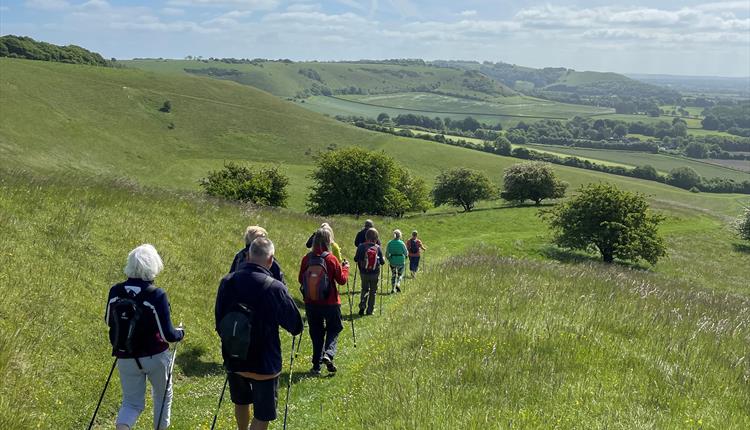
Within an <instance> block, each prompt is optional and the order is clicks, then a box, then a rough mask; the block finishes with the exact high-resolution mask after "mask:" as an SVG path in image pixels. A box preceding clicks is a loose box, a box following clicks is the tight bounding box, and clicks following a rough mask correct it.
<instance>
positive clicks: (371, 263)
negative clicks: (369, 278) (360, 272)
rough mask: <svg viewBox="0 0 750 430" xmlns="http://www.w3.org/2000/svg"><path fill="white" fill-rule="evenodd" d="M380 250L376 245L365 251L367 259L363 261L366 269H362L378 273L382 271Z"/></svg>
mask: <svg viewBox="0 0 750 430" xmlns="http://www.w3.org/2000/svg"><path fill="white" fill-rule="evenodd" d="M379 249H380V247H379V246H378V245H377V244H375V243H373V244H371V245H370V247H369V248H367V251H365V259H364V261H363V263H364V267H362V268H363V269H364V270H368V271H371V272H377V271H378V270H379V269H380V259H379V258H378V250H379Z"/></svg>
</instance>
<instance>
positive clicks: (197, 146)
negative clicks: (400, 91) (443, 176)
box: [0, 59, 744, 215]
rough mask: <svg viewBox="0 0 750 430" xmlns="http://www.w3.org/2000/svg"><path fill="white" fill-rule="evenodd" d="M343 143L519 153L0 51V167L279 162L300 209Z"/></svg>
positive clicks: (178, 169) (644, 185)
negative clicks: (316, 172) (320, 163)
mask: <svg viewBox="0 0 750 430" xmlns="http://www.w3.org/2000/svg"><path fill="white" fill-rule="evenodd" d="M165 100H170V101H171V102H172V111H171V112H170V113H164V112H159V108H160V107H161V106H162V103H163V102H164V101H165ZM170 124H173V125H174V127H173V128H172V129H170ZM351 145H357V146H362V147H365V148H368V149H372V150H382V151H385V152H386V153H388V154H390V155H392V156H393V157H395V158H396V159H398V160H399V161H400V162H402V163H404V164H405V165H407V167H409V168H410V169H412V170H413V171H414V172H415V173H416V174H418V175H420V176H422V177H424V178H425V179H427V180H428V181H432V179H433V178H434V177H435V175H437V174H438V173H439V172H440V171H441V170H443V169H446V168H449V167H454V166H467V167H472V168H475V169H479V170H483V171H485V172H486V173H487V174H489V175H490V176H491V177H492V178H493V180H494V181H495V182H497V183H499V182H500V178H501V175H502V170H503V169H504V168H506V167H508V166H510V165H512V164H515V163H517V162H518V160H517V159H513V158H507V157H499V156H495V155H491V154H485V153H481V152H477V151H472V150H468V149H463V148H456V147H450V146H447V145H441V144H437V143H435V142H426V141H422V140H418V139H406V138H397V137H394V136H389V135H384V134H381V133H375V132H369V131H365V130H360V129H357V128H355V127H352V126H348V125H345V124H342V123H339V122H337V121H334V120H332V119H329V118H325V117H323V116H321V115H319V114H316V113H314V112H310V111H308V110H305V109H302V108H299V107H297V106H295V105H294V104H292V103H289V102H286V101H283V100H279V99H278V98H277V97H274V96H271V95H270V94H268V93H265V92H262V91H259V90H256V89H254V88H251V87H248V86H243V85H239V84H236V83H233V82H226V81H220V80H215V79H209V78H196V77H190V76H176V75H163V74H152V73H147V72H143V71H139V70H123V69H107V68H97V67H88V66H75V65H67V64H61V63H46V62H40V61H24V60H9V59H0V167H5V168H22V169H27V170H31V171H34V172H39V173H60V172H71V171H72V172H82V173H86V174H101V175H103V176H105V177H127V178H130V179H132V180H135V181H137V182H139V183H141V184H145V185H157V186H160V187H166V188H172V189H188V190H196V189H197V181H198V180H199V179H200V178H202V177H205V175H206V173H207V172H208V171H209V170H211V169H216V168H219V167H221V166H222V164H223V163H224V162H226V161H247V162H253V163H280V164H282V170H284V171H285V172H286V173H287V175H289V177H290V180H291V185H290V192H291V199H290V207H292V208H294V209H297V210H301V209H303V208H304V201H305V195H306V193H307V189H308V187H309V185H310V183H309V178H308V177H307V175H308V174H309V173H310V171H311V169H312V166H313V163H314V157H315V154H317V153H318V152H319V151H324V150H326V149H327V148H332V147H345V146H351ZM555 169H556V170H557V171H558V172H559V174H560V176H561V177H562V178H563V179H564V180H566V181H568V182H569V183H570V184H571V185H572V186H574V187H575V186H577V185H580V184H583V183H588V182H597V181H610V182H612V183H615V184H617V185H618V186H621V187H623V188H627V189H633V190H641V191H643V192H645V193H647V194H649V195H652V196H653V198H654V199H656V200H663V201H672V202H680V203H681V204H685V205H690V206H695V207H699V208H702V209H707V210H711V211H716V212H719V213H726V214H732V215H734V214H735V213H736V212H737V210H738V208H739V207H740V202H742V201H744V200H743V199H744V197H742V196H736V195H734V196H733V195H706V194H704V195H695V194H691V193H688V192H686V191H682V190H678V189H676V188H673V187H667V186H664V185H660V184H656V183H653V182H648V181H641V180H635V179H628V178H623V177H617V176H612V175H606V174H601V173H596V172H591V171H586V170H580V169H574V168H567V167H555Z"/></svg>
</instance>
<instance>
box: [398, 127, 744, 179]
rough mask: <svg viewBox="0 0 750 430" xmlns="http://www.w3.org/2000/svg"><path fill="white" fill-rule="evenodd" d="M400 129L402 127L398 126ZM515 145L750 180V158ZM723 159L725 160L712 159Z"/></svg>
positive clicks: (601, 161)
mask: <svg viewBox="0 0 750 430" xmlns="http://www.w3.org/2000/svg"><path fill="white" fill-rule="evenodd" d="M397 130H399V129H397ZM414 132H415V133H417V134H427V135H432V136H434V135H435V134H437V133H430V132H425V131H420V130H414ZM446 136H447V137H449V138H451V139H454V140H460V139H463V140H466V141H467V142H472V143H478V144H481V143H483V141H482V140H481V139H476V138H471V137H460V136H449V135H446ZM511 146H512V147H513V148H516V147H522V148H528V149H533V150H535V151H538V152H544V153H547V154H553V155H557V156H560V157H565V156H573V157H578V158H580V159H582V160H588V161H591V162H594V163H599V164H604V165H607V166H621V167H636V166H645V165H651V166H653V167H654V168H655V169H656V170H658V171H660V172H661V173H663V174H668V173H669V172H670V171H671V170H672V169H674V168H677V167H690V168H691V169H694V170H695V171H696V172H698V174H699V175H701V176H703V177H705V178H708V179H710V178H727V179H732V180H734V181H737V182H742V181H746V180H750V174H749V173H748V172H747V170H748V169H750V162H748V161H741V160H737V162H736V163H729V164H727V165H722V164H719V163H710V162H708V161H703V160H696V159H691V158H687V157H679V156H674V155H666V154H652V153H648V152H636V151H615V150H609V149H591V148H576V147H570V146H561V145H541V144H524V145H517V144H514V145H511ZM712 161H724V160H712Z"/></svg>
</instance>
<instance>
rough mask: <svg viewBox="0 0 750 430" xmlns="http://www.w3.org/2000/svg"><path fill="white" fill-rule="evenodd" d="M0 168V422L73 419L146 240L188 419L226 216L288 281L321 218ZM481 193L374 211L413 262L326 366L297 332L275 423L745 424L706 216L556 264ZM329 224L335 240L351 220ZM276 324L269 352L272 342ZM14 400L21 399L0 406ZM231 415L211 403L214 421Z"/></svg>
mask: <svg viewBox="0 0 750 430" xmlns="http://www.w3.org/2000/svg"><path fill="white" fill-rule="evenodd" d="M0 178H2V179H1V180H0V189H1V190H0V191H1V192H0V214H1V215H2V218H3V224H4V225H5V226H7V228H6V231H5V233H4V234H3V235H2V238H1V239H0V241H2V243H1V244H2V248H1V249H4V250H5V251H4V253H3V259H4V261H5V262H4V270H3V272H2V279H3V284H4V285H9V286H21V285H22V286H23V288H9V289H6V290H5V292H4V294H3V296H2V298H0V303H1V304H2V307H1V309H4V310H5V311H4V312H2V314H0V338H1V339H3V342H2V344H0V345H1V346H2V348H0V351H2V352H3V354H2V355H0V357H3V359H2V360H0V370H2V375H0V376H2V377H3V378H4V383H3V385H2V387H0V399H3V400H2V401H0V427H3V428H4V427H5V426H12V428H18V429H25V428H35V427H37V426H38V423H48V422H50V420H53V419H54V421H55V422H56V423H57V425H58V426H60V427H63V428H80V427H83V426H84V425H85V423H86V422H87V420H88V418H89V414H90V413H91V411H92V409H93V406H94V404H95V402H96V397H97V395H98V392H99V390H100V388H101V384H102V383H103V380H104V378H105V377H106V372H107V370H108V366H109V364H110V363H109V345H108V342H107V340H106V330H105V326H104V323H103V321H102V309H103V301H104V298H105V297H106V292H107V289H108V287H109V285H111V284H112V283H115V282H117V281H119V280H121V277H122V274H121V266H122V263H123V262H124V260H125V256H126V253H127V251H128V250H130V249H131V248H132V247H134V246H135V245H137V244H139V243H141V242H150V243H153V244H155V245H156V246H157V248H158V249H159V251H160V252H161V254H162V256H163V257H164V260H165V271H164V273H163V274H162V275H161V276H160V277H159V278H158V280H157V282H158V285H160V286H161V287H163V288H166V290H167V292H168V293H169V295H170V299H171V302H172V307H173V313H174V319H175V321H184V322H185V324H186V326H187V330H188V331H187V333H188V335H187V337H186V341H185V343H184V344H183V345H181V346H180V348H181V349H180V351H179V353H178V360H177V366H176V370H175V372H176V373H175V381H176V385H175V396H176V401H175V408H174V410H173V416H174V417H175V418H174V427H173V428H175V429H194V428H207V426H208V423H209V422H210V419H211V416H212V414H213V410H214V407H215V404H216V401H217V396H218V393H219V391H220V390H221V383H222V375H221V368H220V356H219V351H218V341H217V339H216V336H215V334H214V333H213V321H212V312H211V309H212V308H211V307H212V304H213V299H214V294H215V290H216V286H217V284H218V280H219V278H220V277H221V276H222V275H223V273H224V271H225V270H226V269H227V266H228V263H229V262H230V261H231V258H232V256H233V253H234V251H236V248H238V247H239V246H241V244H240V242H241V241H240V237H241V233H242V228H243V226H244V225H246V224H249V223H259V224H262V225H265V226H266V227H267V228H268V229H269V232H270V234H271V237H272V238H273V239H274V240H275V241H276V243H277V249H278V251H277V252H278V256H279V259H280V261H281V263H282V266H283V267H285V268H286V269H287V273H288V275H289V276H290V277H291V278H293V277H294V274H295V272H294V268H295V267H296V262H297V260H298V259H299V258H300V257H301V256H302V254H303V253H304V248H303V246H302V243H303V242H304V241H305V239H306V238H307V235H308V234H309V231H311V230H312V229H313V228H314V227H315V226H316V225H318V224H319V222H320V219H316V218H311V217H307V216H303V215H298V214H295V213H293V212H290V211H285V210H282V211H268V210H256V209H252V208H243V207H240V206H235V205H230V204H225V203H221V202H217V201H212V200H206V199H203V198H201V197H197V196H192V195H187V194H183V193H174V192H168V191H162V190H157V189H151V190H149V189H145V190H144V189H141V188H138V187H134V186H133V185H130V184H127V183H125V182H122V181H119V182H106V181H102V182H97V181H91V180H90V179H87V178H77V177H74V178H69V177H60V176H56V177H50V178H39V177H34V176H28V175H25V174H18V173H12V172H3V173H2V175H0ZM133 202H137V203H133ZM480 209H483V210H477V211H476V212H473V213H470V214H464V215H458V214H454V213H452V212H450V211H449V212H446V211H444V210H443V211H441V213H438V214H430V215H427V216H418V217H412V218H409V219H406V220H383V219H377V220H376V223H377V225H378V226H379V227H380V228H381V231H390V229H392V228H394V227H401V228H402V229H409V228H418V229H419V230H420V231H421V232H422V235H423V237H424V239H425V241H426V243H427V245H428V247H429V248H430V251H429V252H428V253H427V254H426V259H425V264H426V269H427V272H426V273H424V274H423V276H422V277H420V279H418V280H417V281H416V282H412V281H407V284H406V285H405V293H404V294H403V295H399V296H395V297H391V296H389V297H385V298H384V301H385V309H384V314H383V317H377V316H376V317H371V318H365V319H358V320H357V321H356V324H357V326H356V328H357V339H358V347H357V348H356V349H354V348H352V343H351V335H350V332H349V330H350V329H349V326H348V325H347V327H346V331H345V332H343V333H342V338H341V342H340V346H341V351H340V354H339V356H338V358H337V362H338V366H339V368H340V369H341V371H340V374H339V375H337V376H336V377H334V378H309V377H307V376H305V375H304V374H302V373H301V372H304V371H305V370H306V369H307V368H308V366H309V365H308V363H307V362H306V360H307V358H306V357H308V356H309V353H310V350H309V338H308V339H305V340H303V345H302V351H301V354H300V358H299V360H298V361H297V363H296V364H295V369H294V371H295V373H296V374H297V376H296V379H295V381H296V382H295V386H294V389H293V391H292V407H291V420H292V421H291V425H292V426H293V427H297V426H301V425H305V426H307V427H311V428H323V427H337V428H456V427H463V428H487V427H488V426H489V427H492V426H500V427H506V426H511V425H512V426H518V427H522V428H548V427H557V428H581V427H585V428H603V427H610V426H616V424H617V423H623V422H626V423H628V427H629V428H647V427H658V428H685V427H694V428H698V427H704V428H712V427H722V428H742V427H744V426H746V425H747V424H748V423H750V415H748V412H747V411H748V398H750V397H748V392H747V381H748V378H750V368H749V367H748V365H747V363H746V362H744V361H743V360H742V359H741V357H743V356H745V355H746V354H747V345H746V342H745V339H746V337H747V336H748V335H750V332H749V331H748V323H750V321H748V315H749V314H748V309H750V307H749V306H748V298H747V294H748V291H747V286H746V285H745V283H744V282H743V280H744V279H747V276H749V275H750V272H749V270H750V264H747V263H750V260H749V259H750V256H748V254H746V253H743V252H742V251H741V250H739V249H737V248H735V247H732V246H731V236H730V235H729V232H728V231H727V230H726V229H725V228H724V227H722V225H723V223H722V222H721V221H720V220H718V219H717V218H716V217H715V216H713V215H711V216H709V215H702V214H701V213H699V212H695V211H694V210H692V209H684V208H683V207H681V206H669V207H668V206H664V207H663V208H662V209H661V210H666V211H667V212H668V213H669V214H670V220H669V221H668V223H667V224H666V225H665V227H664V229H663V230H664V233H665V234H666V235H667V238H668V242H669V248H670V254H671V255H672V256H671V258H670V259H669V260H665V262H664V263H659V264H658V265H657V266H656V267H655V269H654V271H653V273H649V272H644V271H641V270H631V269H625V268H622V267H618V266H614V267H605V266H603V265H600V264H598V263H592V262H586V260H587V258H588V257H587V256H585V255H578V256H576V258H580V259H582V260H583V261H584V262H583V263H580V262H578V263H572V262H571V260H566V259H565V258H561V256H563V255H565V254H564V253H558V254H557V259H558V260H565V261H569V262H568V263H560V262H554V261H548V259H549V256H550V255H552V254H550V252H551V251H550V248H549V245H547V243H548V238H547V235H546V233H545V228H544V226H543V225H542V224H541V222H540V221H539V219H538V217H537V216H536V212H537V208H532V207H522V208H492V207H487V206H484V207H482V208H480ZM332 223H333V226H334V228H335V229H336V233H337V236H338V238H339V243H341V244H342V245H343V246H344V248H345V250H344V253H345V254H347V255H349V254H351V252H352V249H351V247H350V246H348V242H349V240H350V239H351V238H352V237H353V235H354V233H355V232H356V230H357V228H358V227H359V221H356V220H353V219H348V218H345V217H344V218H335V219H334V220H332ZM497 226H502V228H497ZM707 243H710V244H711V245H710V246H706V244H707ZM208 244H210V246H209V245H208ZM209 249H210V252H209ZM513 256H515V257H513ZM29 274H33V276H29ZM719 274H720V276H718V277H717V275H719ZM290 291H291V293H292V294H293V295H294V296H295V297H297V298H299V297H298V296H299V293H298V291H297V289H296V288H290ZM71 297H75V299H74V300H71ZM456 309H462V311H460V312H457V311H456ZM415 310H418V311H416V312H415ZM51 328H54V330H51ZM394 330H396V331H397V333H398V335H394V333H395V331H394ZM282 339H283V348H284V357H285V359H284V360H285V366H284V369H287V366H288V361H287V360H288V358H286V357H288V352H289V348H290V342H289V341H290V339H289V336H288V335H283V336H282ZM50 351H55V354H54V359H51V356H50V354H49V352H50ZM285 375H286V370H285ZM283 378H284V379H282V381H286V379H285V378H286V376H283ZM40 380H44V381H45V383H44V384H39V381H40ZM282 385H283V384H282ZM29 387H36V388H35V389H33V390H29V389H28V388H29ZM71 387H75V389H74V390H72V389H71ZM118 387H119V384H118V381H117V376H115V377H114V380H113V385H112V386H111V388H110V390H111V391H109V393H108V395H107V396H106V398H105V401H104V405H103V408H102V410H101V411H100V418H99V421H98V422H99V426H98V427H97V428H107V427H109V426H111V423H112V420H113V417H114V415H115V414H116V410H117V407H118V400H119V394H118ZM283 393H284V391H283V389H282V390H281V394H283ZM282 398H283V396H282ZM14 404H23V405H24V410H25V411H26V413H25V414H23V415H21V416H19V415H18V414H16V410H15V408H13V407H12V405H14ZM363 404H367V405H369V407H362V406H361V405H363ZM149 412H150V411H149V410H147V411H146V414H148V413H149ZM147 417H148V415H145V416H144V417H142V422H141V424H142V425H143V422H148V421H149V419H148V418H147ZM689 420H692V421H689ZM699 420H700V422H701V424H698V421H699ZM280 424H281V423H280V422H276V423H275V425H274V426H273V428H280ZM687 424H690V425H687ZM231 426H232V418H231V408H230V407H229V405H227V404H226V403H225V407H224V408H223V409H222V411H221V420H220V428H231Z"/></svg>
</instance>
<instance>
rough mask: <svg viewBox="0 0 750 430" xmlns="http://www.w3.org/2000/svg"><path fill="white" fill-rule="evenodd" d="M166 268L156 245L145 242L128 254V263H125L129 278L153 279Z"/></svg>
mask: <svg viewBox="0 0 750 430" xmlns="http://www.w3.org/2000/svg"><path fill="white" fill-rule="evenodd" d="M162 269H164V263H162V261H161V257H159V253H158V252H156V248H154V245H151V244H150V243H146V244H143V245H141V246H139V247H137V248H135V249H134V250H132V251H130V254H128V263H127V264H126V265H125V275H126V276H127V277H128V278H134V279H143V280H144V281H153V280H154V278H156V275H158V274H159V272H161V271H162Z"/></svg>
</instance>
